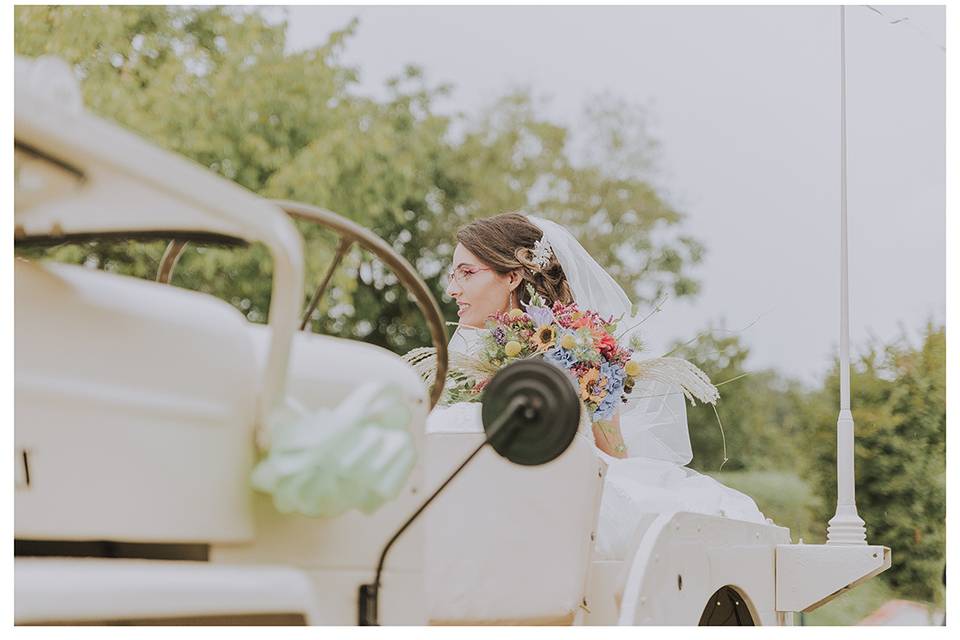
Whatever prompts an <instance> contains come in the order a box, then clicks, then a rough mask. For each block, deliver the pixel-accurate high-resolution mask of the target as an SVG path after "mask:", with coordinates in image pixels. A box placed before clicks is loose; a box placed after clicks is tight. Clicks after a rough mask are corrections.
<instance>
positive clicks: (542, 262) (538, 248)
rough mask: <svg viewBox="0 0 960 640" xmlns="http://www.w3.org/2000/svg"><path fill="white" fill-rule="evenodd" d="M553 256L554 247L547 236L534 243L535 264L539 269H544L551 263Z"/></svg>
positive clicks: (533, 259)
mask: <svg viewBox="0 0 960 640" xmlns="http://www.w3.org/2000/svg"><path fill="white" fill-rule="evenodd" d="M551 256H553V247H551V246H550V241H549V240H547V239H546V238H541V239H540V240H537V241H536V242H534V243H533V258H532V260H531V261H532V262H533V264H535V265H537V267H538V268H539V269H541V270H542V269H543V268H544V267H546V266H547V265H548V264H550V258H551Z"/></svg>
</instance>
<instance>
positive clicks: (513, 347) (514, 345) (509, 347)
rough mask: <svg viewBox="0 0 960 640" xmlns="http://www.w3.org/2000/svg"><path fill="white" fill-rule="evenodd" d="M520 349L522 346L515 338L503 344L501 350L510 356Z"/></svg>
mask: <svg viewBox="0 0 960 640" xmlns="http://www.w3.org/2000/svg"><path fill="white" fill-rule="evenodd" d="M522 349H523V346H522V345H521V344H520V343H519V342H517V341H516V340H511V341H510V342H508V343H507V344H505V345H503V352H504V353H506V354H507V356H508V357H510V358H512V357H514V356H515V355H517V354H519V353H520V351H521V350H522Z"/></svg>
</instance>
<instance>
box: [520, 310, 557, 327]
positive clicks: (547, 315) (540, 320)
mask: <svg viewBox="0 0 960 640" xmlns="http://www.w3.org/2000/svg"><path fill="white" fill-rule="evenodd" d="M526 306H527V315H528V316H530V319H531V320H533V324H534V325H536V327H537V328H538V329H539V328H540V327H543V326H546V325H548V324H553V323H554V317H553V311H551V310H550V309H548V308H547V307H535V306H533V305H526Z"/></svg>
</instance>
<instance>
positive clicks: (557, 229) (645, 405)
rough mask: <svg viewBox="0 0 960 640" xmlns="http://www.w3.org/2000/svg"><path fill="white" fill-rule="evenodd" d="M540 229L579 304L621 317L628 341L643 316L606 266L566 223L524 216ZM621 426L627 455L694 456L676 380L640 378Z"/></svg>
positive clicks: (680, 459)
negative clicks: (667, 381) (641, 380)
mask: <svg viewBox="0 0 960 640" xmlns="http://www.w3.org/2000/svg"><path fill="white" fill-rule="evenodd" d="M527 218H528V219H529V220H530V222H532V223H533V224H534V225H536V226H537V227H539V229H540V230H541V231H543V239H545V240H546V241H547V242H549V243H550V246H551V247H552V248H553V253H554V255H556V257H557V261H558V262H559V263H560V266H561V267H562V268H563V273H564V275H565V276H566V278H567V283H568V284H569V286H570V292H571V293H572V294H573V299H574V301H575V302H576V303H577V305H578V306H579V307H580V308H581V309H589V310H592V311H596V312H597V313H599V314H600V315H601V316H604V317H608V316H612V317H613V318H614V319H619V320H620V321H619V323H618V325H617V327H618V328H617V334H618V335H617V338H618V340H619V341H627V340H628V339H629V337H630V335H632V334H633V333H634V332H635V331H639V324H640V322H641V320H640V319H639V318H638V317H637V316H636V315H634V313H633V304H632V303H631V302H630V298H629V297H628V296H627V294H626V292H625V291H624V290H623V287H621V286H620V285H619V284H617V282H616V281H615V280H614V279H613V277H611V275H610V274H609V273H607V271H606V270H605V269H604V268H603V267H601V266H600V265H599V264H597V261H596V260H594V259H593V256H591V255H590V254H589V253H588V252H587V250H586V249H584V248H583V245H581V244H580V243H579V242H578V241H577V239H576V238H574V237H573V235H572V234H571V233H570V232H569V231H567V229H566V228H564V227H563V226H561V225H559V224H557V223H556V222H553V221H551V220H545V219H543V218H539V217H537V216H527ZM620 430H621V432H622V433H623V438H624V442H625V443H626V445H627V452H628V454H629V455H630V456H631V457H643V458H656V459H658V460H667V461H670V462H674V463H677V464H681V465H685V464H687V463H688V462H690V460H692V459H693V450H692V448H691V446H690V434H689V431H688V427H687V408H686V403H685V399H684V393H683V391H682V390H681V388H680V387H679V386H676V385H670V384H668V383H666V382H663V381H653V380H650V381H646V382H638V384H637V385H636V386H635V387H634V389H633V392H632V393H631V394H630V401H629V402H627V403H626V404H625V405H624V406H623V407H622V408H621V411H620Z"/></svg>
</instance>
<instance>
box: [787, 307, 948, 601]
mask: <svg viewBox="0 0 960 640" xmlns="http://www.w3.org/2000/svg"><path fill="white" fill-rule="evenodd" d="M851 369H852V370H851V379H850V388H851V398H850V404H851V410H852V411H853V416H854V423H855V428H856V445H855V455H856V483H857V485H856V486H857V509H858V511H859V513H860V517H862V518H863V519H864V521H865V522H866V524H867V539H868V540H869V541H870V542H871V543H873V544H883V545H887V546H889V547H890V548H891V549H893V566H892V567H891V568H890V569H889V570H888V571H887V572H885V574H884V577H885V578H886V579H887V581H888V582H889V583H890V584H891V586H893V587H894V588H895V589H896V590H897V591H898V592H899V593H900V594H901V595H904V596H907V597H913V598H918V599H922V600H935V599H936V597H937V596H938V594H939V593H940V588H941V576H942V571H943V566H944V562H945V557H946V556H945V552H946V550H945V541H946V523H945V517H946V511H945V509H946V330H945V328H944V327H943V326H940V327H937V326H934V325H932V324H928V325H927V327H926V329H925V330H924V332H923V335H922V341H921V344H920V345H919V346H913V345H911V344H910V343H909V341H908V340H907V339H906V338H904V339H902V340H900V341H898V342H896V343H894V344H890V345H885V346H879V345H874V346H873V347H871V348H870V349H869V350H868V351H867V352H866V353H865V354H864V355H862V356H861V357H859V358H858V360H857V362H856V363H855V365H854V366H852V367H851ZM839 390H840V380H839V366H838V365H835V366H834V369H833V371H831V372H830V373H829V375H828V376H827V378H826V381H825V384H824V386H823V389H822V390H821V391H819V392H817V393H815V394H812V395H811V397H810V399H809V402H808V403H807V405H806V419H805V421H806V426H807V433H806V435H805V437H804V440H805V442H806V445H805V448H806V452H805V455H804V456H803V458H804V459H806V460H807V461H808V462H809V463H810V464H808V465H804V470H805V473H806V475H807V476H808V477H809V478H810V480H811V482H813V483H815V484H816V486H818V487H819V492H820V493H821V494H822V495H824V496H825V497H826V500H825V503H826V507H828V508H827V509H825V511H824V512H823V514H822V515H823V522H826V521H827V520H828V519H829V518H830V517H832V515H833V510H834V507H835V505H836V496H837V485H836V482H837V476H836V423H837V410H838V409H837V408H838V406H839V401H838V399H839V394H840V391H839Z"/></svg>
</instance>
